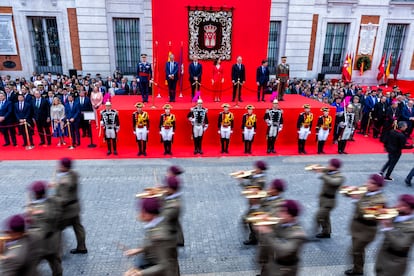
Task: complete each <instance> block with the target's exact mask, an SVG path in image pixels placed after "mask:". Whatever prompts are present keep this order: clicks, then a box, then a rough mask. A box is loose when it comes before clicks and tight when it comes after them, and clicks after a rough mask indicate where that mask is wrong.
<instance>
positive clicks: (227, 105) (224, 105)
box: [221, 103, 230, 108]
mask: <svg viewBox="0 0 414 276" xmlns="http://www.w3.org/2000/svg"><path fill="white" fill-rule="evenodd" d="M221 107H223V108H224V107H230V105H229V104H228V103H224V104H222V105H221Z"/></svg>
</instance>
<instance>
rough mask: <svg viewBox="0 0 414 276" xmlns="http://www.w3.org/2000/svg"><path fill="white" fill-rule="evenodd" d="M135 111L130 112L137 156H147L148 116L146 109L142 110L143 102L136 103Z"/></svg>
mask: <svg viewBox="0 0 414 276" xmlns="http://www.w3.org/2000/svg"><path fill="white" fill-rule="evenodd" d="M135 107H136V108H137V111H135V112H134V113H132V129H133V130H134V134H135V136H136V139H137V143H138V154H137V155H138V156H140V155H144V156H147V140H148V132H149V116H148V113H147V112H146V111H143V110H142V108H143V107H144V104H143V103H136V104H135Z"/></svg>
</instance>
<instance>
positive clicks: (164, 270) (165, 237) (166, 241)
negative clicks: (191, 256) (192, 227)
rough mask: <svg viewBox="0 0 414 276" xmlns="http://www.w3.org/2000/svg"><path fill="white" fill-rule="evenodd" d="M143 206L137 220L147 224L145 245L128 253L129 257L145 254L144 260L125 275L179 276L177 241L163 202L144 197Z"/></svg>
mask: <svg viewBox="0 0 414 276" xmlns="http://www.w3.org/2000/svg"><path fill="white" fill-rule="evenodd" d="M139 203H140V206H139V207H138V208H139V209H140V210H139V214H138V215H137V218H139V219H140V220H141V221H143V222H145V223H146V225H145V226H144V229H145V238H144V241H143V242H142V244H143V246H142V247H141V248H134V249H129V250H126V251H125V253H124V254H125V255H126V256H135V255H138V254H142V257H141V258H137V263H136V267H134V268H130V269H129V270H128V271H127V272H125V273H124V276H137V275H166V276H170V275H171V276H173V275H174V276H175V275H179V274H178V273H177V271H178V267H177V265H178V262H177V259H176V256H177V252H176V251H177V247H176V238H175V237H174V236H172V235H171V233H170V226H169V225H168V223H167V221H166V219H165V218H164V217H162V216H161V203H160V201H159V199H157V198H144V199H142V201H140V202H139ZM174 254H175V255H174Z"/></svg>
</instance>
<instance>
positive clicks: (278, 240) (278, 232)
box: [255, 200, 306, 276]
mask: <svg viewBox="0 0 414 276" xmlns="http://www.w3.org/2000/svg"><path fill="white" fill-rule="evenodd" d="M299 214H300V207H299V204H298V203H297V202H296V201H294V200H285V201H284V203H283V205H282V206H281V208H279V211H278V217H280V218H281V221H280V223H279V224H277V225H276V228H274V227H272V226H255V229H256V230H257V232H259V237H260V242H261V243H263V244H264V245H265V246H268V248H269V250H268V252H269V259H270V260H273V261H269V262H267V263H266V264H265V265H264V268H263V273H262V274H261V276H270V275H297V273H298V265H299V261H300V256H299V255H300V252H301V249H302V246H303V244H304V243H305V242H306V234H305V231H304V230H303V228H302V226H300V224H299V222H298V219H297V217H298V216H299Z"/></svg>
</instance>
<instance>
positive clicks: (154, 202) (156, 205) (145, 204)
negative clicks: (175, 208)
mask: <svg viewBox="0 0 414 276" xmlns="http://www.w3.org/2000/svg"><path fill="white" fill-rule="evenodd" d="M141 208H142V210H144V211H145V212H147V213H150V214H154V215H158V214H159V213H160V211H161V203H160V201H159V200H158V198H156V197H152V198H143V199H142V201H141Z"/></svg>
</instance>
